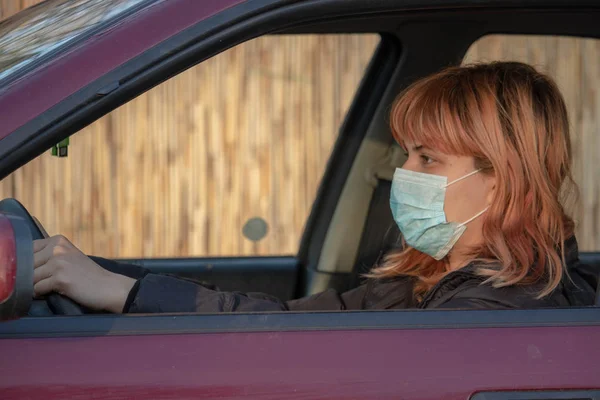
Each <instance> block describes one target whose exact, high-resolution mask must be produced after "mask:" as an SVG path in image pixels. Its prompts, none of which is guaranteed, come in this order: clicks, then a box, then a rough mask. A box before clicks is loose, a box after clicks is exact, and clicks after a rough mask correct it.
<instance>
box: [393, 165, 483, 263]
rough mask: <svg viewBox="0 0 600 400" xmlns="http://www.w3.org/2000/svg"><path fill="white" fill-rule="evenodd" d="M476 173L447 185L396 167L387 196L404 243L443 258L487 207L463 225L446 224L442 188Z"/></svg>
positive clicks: (435, 177)
mask: <svg viewBox="0 0 600 400" xmlns="http://www.w3.org/2000/svg"><path fill="white" fill-rule="evenodd" d="M479 171H480V170H476V171H473V172H470V173H468V174H467V175H465V176H463V177H461V178H458V179H456V180H454V181H452V182H450V183H448V178H446V177H445V176H440V175H432V174H424V173H422V172H413V171H409V170H406V169H402V168H396V172H395V173H394V179H393V181H392V190H391V193H390V206H391V208H392V215H393V216H394V220H395V221H396V224H398V228H400V232H402V236H403V237H404V240H405V241H406V243H407V244H408V245H409V246H411V247H413V248H415V249H417V250H419V251H421V252H423V253H425V254H428V255H430V256H431V257H433V258H435V259H436V260H441V259H442V258H444V257H445V256H446V255H447V254H448V252H449V251H450V250H451V249H452V247H453V246H454V245H455V244H456V242H457V241H458V239H459V238H460V237H461V236H462V234H463V233H464V232H465V230H466V229H467V226H466V225H467V224H468V223H469V222H471V221H473V220H474V219H475V218H477V217H479V216H480V215H481V214H483V213H484V212H486V210H487V208H486V209H484V210H483V211H481V212H479V213H478V214H476V215H475V216H474V217H472V218H471V219H469V220H468V221H465V222H463V223H456V222H448V221H447V220H446V213H445V212H444V198H445V197H446V188H447V187H448V186H450V185H453V184H455V183H456V182H459V181H461V180H463V179H466V178H468V177H470V176H471V175H474V174H476V173H478V172H479Z"/></svg>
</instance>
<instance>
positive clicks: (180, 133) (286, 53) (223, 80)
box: [0, 35, 379, 258]
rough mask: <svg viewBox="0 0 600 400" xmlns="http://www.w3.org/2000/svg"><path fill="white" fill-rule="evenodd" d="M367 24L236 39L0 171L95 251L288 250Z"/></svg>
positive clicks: (293, 247)
mask: <svg viewBox="0 0 600 400" xmlns="http://www.w3.org/2000/svg"><path fill="white" fill-rule="evenodd" d="M378 42H379V36H378V35H296V36H294V35H284V36H269V37H263V38H258V39H255V40H252V41H250V42H247V43H244V44H241V45H239V46H237V47H235V48H233V49H230V50H228V51H226V52H224V53H222V54H219V55H217V56H215V57H213V58H212V59H209V60H207V61H205V62H203V63H201V64H199V65H198V66H196V67H194V68H191V69H189V70H187V71H186V72H184V73H181V74H180V75H178V76H176V77H174V78H172V79H170V80H168V81H166V82H165V83H163V84H161V85H159V86H157V87H155V88H154V89H152V90H150V91H149V92H147V93H146V94H144V95H142V96H139V97H138V98H136V99H134V100H132V101H130V102H129V103H127V104H125V105H123V106H122V107H120V108H118V109H116V110H115V111H113V112H112V113H110V114H108V115H106V116H104V117H103V118H101V119H100V120H98V121H96V122H95V123H93V124H92V125H90V126H89V127H87V128H85V129H83V130H82V131H80V132H78V133H77V134H75V135H73V136H72V137H71V139H70V145H69V153H68V154H69V155H68V157H66V158H57V157H52V156H51V155H50V152H47V153H46V154H44V155H42V156H40V157H38V158H37V159H35V160H33V161H32V162H31V163H29V164H28V165H26V166H24V167H23V168H21V169H19V170H17V171H16V172H15V173H13V174H12V175H11V176H9V177H8V178H6V179H4V180H3V181H2V182H1V183H0V194H1V195H2V197H15V198H17V199H19V200H20V201H22V202H23V203H24V205H25V206H26V207H27V208H28V209H29V210H30V212H31V213H32V214H35V215H36V216H37V217H38V219H39V220H40V221H41V222H42V223H43V224H44V225H45V226H46V228H47V230H48V232H49V233H50V234H51V235H53V234H59V233H60V234H63V235H65V236H66V237H68V238H70V239H71V240H72V241H73V242H74V243H75V244H76V245H77V246H79V247H80V248H81V249H82V250H83V251H84V252H86V253H87V254H94V255H98V256H104V257H109V258H121V257H123V258H142V257H192V256H252V255H294V254H296V252H297V251H298V246H299V242H300V237H301V234H302V231H303V227H304V223H305V221H306V219H307V217H308V214H309V212H310V210H311V206H312V204H313V201H314V200H315V196H316V191H317V188H318V185H319V183H320V181H321V177H322V175H323V172H324V169H325V164H326V162H327V160H328V158H329V156H330V153H331V150H332V147H333V144H334V143H335V141H336V138H337V136H338V133H339V129H340V126H341V124H342V122H343V119H344V117H345V114H346V111H347V109H348V107H349V105H350V102H351V100H352V98H353V96H354V94H355V91H356V89H357V87H358V85H359V83H360V81H361V78H362V76H363V74H364V72H365V68H366V66H367V64H368V62H369V60H370V58H371V57H372V55H373V52H374V50H375V47H376V45H377V43H378Z"/></svg>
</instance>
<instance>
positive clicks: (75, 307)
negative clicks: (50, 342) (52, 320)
mask: <svg viewBox="0 0 600 400" xmlns="http://www.w3.org/2000/svg"><path fill="white" fill-rule="evenodd" d="M0 212H4V213H7V214H13V215H16V216H18V217H21V218H23V219H24V220H25V221H26V222H27V225H28V227H29V230H30V231H31V237H32V238H33V240H38V239H45V238H46V235H44V233H43V232H42V231H41V230H40V228H39V227H38V225H37V224H36V223H35V220H34V219H33V217H32V216H31V214H30V213H29V211H27V209H26V208H25V207H24V206H23V204H21V203H20V202H19V201H18V200H16V199H13V198H7V199H4V200H1V201H0ZM46 302H47V304H48V308H49V309H50V310H51V311H52V312H53V313H54V314H55V315H69V316H72V315H83V314H84V312H83V308H82V307H81V306H80V305H79V304H77V303H75V302H74V301H73V300H71V299H70V298H68V297H65V296H63V295H61V294H59V293H50V294H48V296H46Z"/></svg>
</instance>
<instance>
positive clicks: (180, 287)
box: [123, 273, 365, 313]
mask: <svg viewBox="0 0 600 400" xmlns="http://www.w3.org/2000/svg"><path fill="white" fill-rule="evenodd" d="M364 291H365V289H364V288H363V287H359V288H357V289H354V290H351V291H349V292H346V293H343V294H339V293H338V292H336V291H334V290H331V289H330V290H327V291H325V292H322V293H318V294H316V295H313V296H309V297H305V298H302V299H298V300H291V301H288V302H283V301H281V300H279V299H278V298H276V297H274V296H270V295H268V294H264V293H240V292H222V291H219V290H217V289H215V288H212V287H209V286H208V285H204V284H202V283H200V282H195V281H189V280H185V279H180V278H177V277H174V276H169V275H160V274H152V273H149V274H146V275H145V276H144V277H143V278H141V279H140V280H138V282H137V283H136V286H134V288H133V289H132V292H131V293H130V295H129V298H128V301H127V302H126V304H125V307H124V309H123V312H126V313H165V312H198V313H220V312H261V311H263V312H264V311H311V310H312V311H316V310H318V311H330V310H331V311H333V310H347V309H359V307H360V305H361V300H362V296H363V294H364V293H363V292H364Z"/></svg>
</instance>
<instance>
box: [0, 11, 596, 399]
mask: <svg viewBox="0 0 600 400" xmlns="http://www.w3.org/2000/svg"><path fill="white" fill-rule="evenodd" d="M58 3H61V4H62V3H65V2H64V0H60V1H49V2H47V4H43V5H42V6H37V7H36V8H33V9H32V10H30V11H28V13H27V15H25V14H20V15H19V14H18V15H16V16H15V17H13V18H11V19H9V20H8V21H6V22H4V23H3V24H2V25H0V32H1V34H0V35H1V36H0V48H2V49H7V47H3V46H7V45H9V44H10V43H11V37H10V35H11V34H13V35H16V34H18V35H28V34H32V35H33V36H32V37H35V30H33V31H28V30H27V29H23V25H22V22H23V21H33V20H35V17H36V15H38V14H40V15H42V14H43V15H44V18H45V19H46V20H47V21H50V24H49V26H50V28H51V29H49V30H48V31H46V33H45V34H46V35H50V34H51V32H52V31H53V29H58V28H59V27H60V26H61V24H62V23H64V21H62V20H60V19H56V18H55V19H56V20H55V21H54V22H52V21H51V20H52V12H53V7H54V6H55V5H56V4H58ZM67 3H69V2H67ZM78 3H80V4H83V3H87V4H88V5H93V4H100V3H103V4H105V5H106V4H109V3H114V4H110V5H111V6H114V7H105V8H104V11H102V12H101V13H100V15H99V16H98V18H96V19H94V21H95V22H93V23H90V25H89V26H86V27H85V29H79V30H74V31H73V32H72V33H71V34H70V35H67V36H66V37H62V38H61V39H60V40H59V39H55V40H54V39H52V38H51V37H50V36H48V40H47V41H45V42H44V45H43V46H41V48H39V49H36V50H35V51H32V52H30V53H29V54H30V56H29V57H28V58H24V59H17V60H15V59H10V58H8V60H9V61H7V62H0V179H1V178H4V177H6V176H8V175H9V174H11V173H12V172H13V171H15V170H16V169H18V168H19V167H21V166H22V165H24V164H26V163H27V162H29V161H30V160H32V159H34V158H35V157H37V156H39V155H40V154H42V153H44V152H46V151H47V150H48V149H49V148H51V147H52V146H55V145H57V143H58V144H59V145H58V146H57V147H56V152H57V153H58V154H59V155H60V153H61V152H63V151H65V146H64V144H65V142H64V140H65V139H67V138H68V137H69V136H70V135H72V134H74V133H75V132H77V131H79V130H80V129H82V128H83V127H85V126H87V125H89V124H90V123H92V122H93V121H95V120H96V119H98V118H100V117H101V116H103V115H105V114H107V113H108V112H110V111H111V110H113V109H115V108H117V107H118V106H120V105H122V104H125V103H127V102H129V101H130V100H132V99H133V98H134V97H136V96H138V95H139V94H141V93H143V92H145V91H147V90H149V89H150V88H152V87H153V86H155V85H157V84H159V83H161V82H163V81H165V80H167V79H168V78H170V77H172V76H174V75H176V74H178V73H180V72H181V71H184V70H186V69H188V68H189V67H191V66H193V65H195V64H198V63H200V62H202V61H203V60H208V59H210V58H211V57H213V56H215V55H217V54H218V53H221V52H223V51H225V50H227V49H229V48H231V47H233V46H236V45H237V44H240V43H242V42H245V41H247V40H250V39H253V38H256V37H260V36H263V35H268V34H274V33H277V34H280V33H286V34H304V33H364V32H371V33H378V34H380V35H381V40H380V44H379V45H378V47H377V49H376V52H375V54H374V56H373V58H372V60H371V62H370V64H369V66H368V68H367V69H366V70H365V72H364V76H363V78H362V83H361V84H360V87H359V88H358V90H357V92H356V94H355V97H354V100H353V102H352V105H351V106H350V109H349V111H348V113H347V116H346V119H345V123H344V125H343V127H342V129H341V132H340V138H339V140H338V145H337V146H336V147H335V149H334V151H333V154H332V156H331V159H330V162H329V164H328V167H327V170H326V172H325V174H324V176H323V179H322V183H321V186H320V189H319V193H318V196H317V199H316V200H315V202H314V204H313V205H312V212H311V213H310V217H309V218H308V219H307V221H306V225H305V226H306V228H305V231H304V235H303V239H302V244H301V246H300V250H299V251H298V253H297V255H296V256H293V257H234V258H231V257H229V258H210V259H208V258H185V259H168V260H167V259H143V260H133V261H135V262H138V263H142V264H143V265H144V266H146V267H148V268H150V269H151V270H153V271H157V272H171V273H177V274H181V275H184V276H186V277H190V278H196V279H202V280H211V281H213V282H215V283H217V284H218V285H219V286H221V287H223V288H224V289H226V290H240V291H264V292H269V293H271V294H274V295H276V296H278V297H280V298H282V299H289V298H292V297H295V296H302V295H304V294H307V293H313V292H315V291H318V290H323V289H326V288H328V287H335V288H349V287H352V285H355V284H356V282H357V280H356V277H357V274H358V272H360V271H359V269H360V268H359V267H352V268H350V269H349V270H338V269H335V268H334V269H333V271H332V270H331V269H326V268H325V269H324V268H322V262H323V259H324V255H327V254H329V253H326V252H328V251H331V248H336V246H331V243H332V242H331V241H332V240H333V241H335V240H338V238H339V240H341V237H342V236H345V235H352V234H353V233H352V232H345V231H344V230H343V229H342V230H340V228H339V215H340V213H344V212H345V211H344V210H345V208H344V207H346V206H347V204H346V205H344V203H343V201H342V197H343V196H342V193H346V192H345V190H346V189H345V185H346V183H347V182H350V181H351V180H352V179H353V176H354V175H355V174H357V173H358V174H363V172H361V171H359V172H356V171H355V170H356V167H357V165H359V164H360V163H362V162H364V157H363V156H364V149H365V144H366V143H367V142H368V141H370V140H371V141H372V140H373V139H374V138H376V140H380V141H381V142H382V143H383V142H385V143H391V142H392V141H393V140H392V138H391V135H390V134H389V132H387V131H385V129H383V128H381V127H382V126H384V125H385V121H386V111H387V109H388V108H387V107H388V105H389V104H390V102H391V100H392V99H393V97H394V96H395V94H396V93H397V92H398V91H399V89H400V88H402V87H404V86H406V85H407V84H408V83H410V82H411V81H412V80H414V79H415V78H417V77H420V76H423V75H426V74H428V73H430V72H433V71H436V70H438V69H440V68H441V67H443V66H446V65H449V64H456V63H460V61H461V60H462V59H463V56H464V54H465V52H466V51H467V49H468V48H469V46H470V45H471V44H472V43H473V42H474V41H476V40H477V39H478V38H480V37H482V36H484V35H486V34H489V33H509V34H515V33H519V34H539V35H566V36H578V37H589V38H600V23H599V21H600V3H599V2H598V1H595V0H545V1H538V0H520V1H512V0H318V1H313V0H246V1H244V0H202V1H199V0H169V1H166V0H162V1H161V0H120V1H115V0H87V1H86V2H84V1H83V0H73V1H71V2H70V3H69V4H71V5H74V6H76V5H77V4H78ZM20 18H23V19H20ZM11 24H12V25H11ZM53 24H54V25H53ZM13 27H14V28H13ZM9 28H10V29H9ZM15 32H17V33H15ZM32 32H33V33H32ZM38 34H39V32H38ZM34 47H35V46H34ZM5 54H6V53H5ZM1 57H2V56H0V59H1ZM596 90H600V88H596ZM374 129H380V132H382V133H380V134H379V136H377V135H374V134H373V132H374V131H373V130H374ZM61 143H62V144H61ZM386 176H387V174H386V172H385V171H383V172H381V173H379V172H378V171H374V174H373V179H374V188H373V192H372V193H371V196H370V198H369V199H367V203H366V205H365V207H364V210H363V211H364V215H367V214H368V218H366V219H365V220H366V221H369V222H367V223H362V222H360V223H359V222H357V223H356V224H355V225H352V227H353V230H355V231H356V233H354V234H355V235H358V236H357V240H355V241H353V242H352V241H351V243H355V244H354V245H352V246H349V247H348V246H347V247H344V246H337V248H338V251H343V252H346V253H348V254H354V253H357V254H358V255H357V256H356V257H355V259H363V260H366V259H369V258H370V257H371V256H372V255H373V254H376V253H378V252H379V250H380V249H381V248H382V247H383V244H384V243H385V241H386V240H387V239H386V238H387V235H386V234H387V233H388V232H387V227H388V226H389V225H388V224H387V223H386V221H390V220H391V219H390V216H389V211H387V210H386V211H385V212H381V211H380V210H382V209H386V207H381V204H384V203H385V202H386V201H385V193H386V192H385V191H386V188H387V190H389V182H387V180H386ZM386 185H387V186H386ZM382 193H383V194H384V196H383V197H384V199H383V200H381V199H379V200H378V198H379V197H381V196H378V194H382ZM378 205H379V206H380V207H377V206H378ZM0 210H1V211H2V213H0V302H1V303H0V313H1V314H2V315H1V316H2V319H3V320H4V321H3V322H1V323H0V354H1V361H0V398H1V399H3V400H8V399H68V398H74V399H92V398H93V399H134V398H135V399H200V398H220V399H241V398H249V399H405V400H425V399H436V400H464V399H472V400H508V399H513V400H517V399H519V400H521V399H522V400H526V399H527V400H533V399H571V400H575V399H578V400H583V399H586V400H588V399H589V400H592V399H594V400H598V399H600V367H599V365H598V363H599V361H600V307H587V308H569V309H544V310H482V311H464V310H462V311H461V310H444V311H435V310H418V311H380V312H379V311H378V312H335V313H334V312H306V313H253V314H218V315H216V314H213V315H199V314H174V315H169V314H155V315H111V314H88V313H85V312H83V313H82V310H81V308H80V307H78V306H77V305H76V304H74V303H72V302H70V301H69V300H68V299H65V298H61V297H60V296H58V295H52V296H49V297H48V298H47V299H46V300H44V301H42V302H41V303H43V304H41V303H40V301H39V300H37V301H33V302H32V301H31V293H32V288H31V281H32V278H31V276H32V269H33V265H32V248H31V243H32V238H34V237H36V235H39V230H38V228H37V226H36V224H35V223H34V222H33V220H32V219H31V218H30V216H29V214H28V213H27V211H25V210H24V209H23V208H20V205H19V204H18V203H16V202H15V201H12V200H10V199H9V200H7V201H5V202H2V203H1V204H0ZM346 212H347V211H346ZM354 228H357V229H354ZM367 231H368V232H369V237H370V238H374V239H373V240H369V241H366V240H361V238H364V237H363V236H362V235H364V232H367ZM346 239H347V237H346ZM363 256H364V257H363ZM361 257H362V258H361ZM334 258H335V257H334ZM581 258H582V259H583V260H584V261H587V262H588V263H589V264H590V265H591V266H592V267H593V268H596V271H598V267H599V266H600V253H583V254H582V255H581ZM130 261H131V260H130ZM598 304H599V305H600V303H598ZM34 307H37V308H36V310H37V311H35V312H33V311H31V310H32V309H33V308H34ZM44 307H45V308H44ZM42 308H43V310H42ZM40 310H42V311H40ZM44 310H45V311H44ZM83 311H85V310H83ZM56 314H64V315H56ZM76 314H81V315H76Z"/></svg>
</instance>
